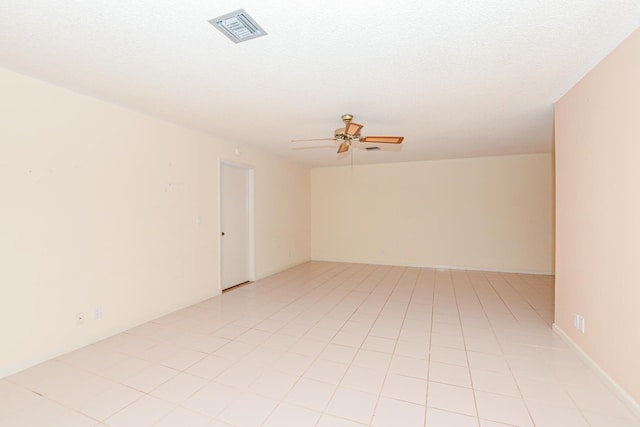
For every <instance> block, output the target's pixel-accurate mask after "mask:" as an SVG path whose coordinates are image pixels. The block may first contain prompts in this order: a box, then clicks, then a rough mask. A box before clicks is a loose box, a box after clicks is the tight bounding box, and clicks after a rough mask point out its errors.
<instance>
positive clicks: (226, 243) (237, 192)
mask: <svg viewBox="0 0 640 427" xmlns="http://www.w3.org/2000/svg"><path fill="white" fill-rule="evenodd" d="M249 179H250V170H249V169H245V168H241V167H237V166H233V165H229V164H225V163H222V164H221V173H220V225H221V227H220V231H221V236H220V240H221V244H220V258H221V273H222V274H221V275H222V289H227V288H230V287H232V286H235V285H238V284H240V283H244V282H246V281H248V280H250V271H249V258H250V256H249V246H250V245H249V237H250V236H249V231H250V230H249Z"/></svg>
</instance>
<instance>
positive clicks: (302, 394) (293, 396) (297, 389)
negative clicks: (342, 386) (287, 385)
mask: <svg viewBox="0 0 640 427" xmlns="http://www.w3.org/2000/svg"><path fill="white" fill-rule="evenodd" d="M335 389H336V386H335V385H333V384H328V383H323V382H320V381H315V380H311V379H308V378H301V379H300V380H299V381H298V382H297V383H296V384H295V385H294V386H293V388H292V389H291V391H290V392H289V393H288V394H287V396H286V397H285V400H286V401H287V402H290V403H292V404H296V405H300V406H303V407H306V408H309V409H313V410H316V411H323V410H324V409H325V408H326V406H327V404H328V403H329V400H331V397H332V396H333V393H334V391H335Z"/></svg>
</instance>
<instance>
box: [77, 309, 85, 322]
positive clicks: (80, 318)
mask: <svg viewBox="0 0 640 427" xmlns="http://www.w3.org/2000/svg"><path fill="white" fill-rule="evenodd" d="M83 323H84V313H83V312H81V311H80V312H78V313H76V324H78V325H82V324H83Z"/></svg>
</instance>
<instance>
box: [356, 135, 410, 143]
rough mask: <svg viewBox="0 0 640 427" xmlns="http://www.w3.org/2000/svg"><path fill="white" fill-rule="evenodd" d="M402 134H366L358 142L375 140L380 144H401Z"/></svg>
mask: <svg viewBox="0 0 640 427" xmlns="http://www.w3.org/2000/svg"><path fill="white" fill-rule="evenodd" d="M402 141H404V136H366V137H364V138H360V142H377V143H381V144H402Z"/></svg>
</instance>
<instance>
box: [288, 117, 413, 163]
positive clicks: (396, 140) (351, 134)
mask: <svg viewBox="0 0 640 427" xmlns="http://www.w3.org/2000/svg"><path fill="white" fill-rule="evenodd" d="M342 121H343V122H344V127H343V128H339V129H336V130H335V132H334V134H333V138H316V139H294V140H293V141H292V142H301V141H338V142H340V146H339V147H338V154H341V153H344V152H347V151H349V148H351V144H353V143H354V142H370V143H376V144H402V141H403V140H404V137H403V136H362V135H360V130H361V129H362V128H363V125H361V124H358V123H354V122H353V115H351V114H343V115H342Z"/></svg>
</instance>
